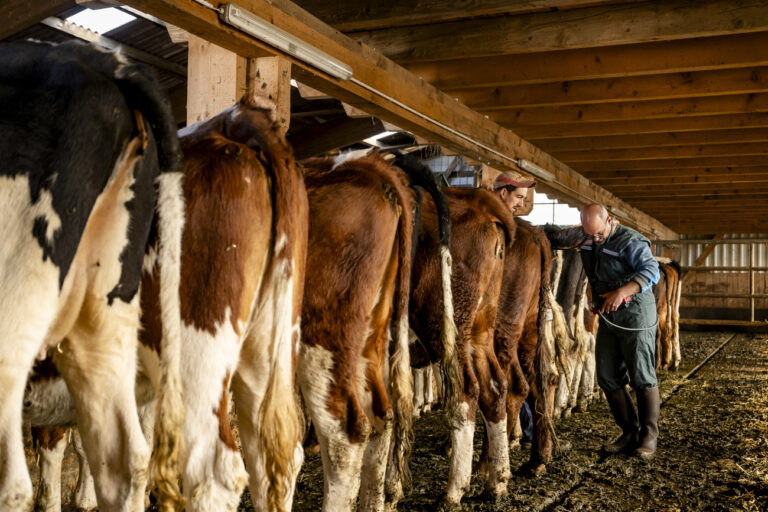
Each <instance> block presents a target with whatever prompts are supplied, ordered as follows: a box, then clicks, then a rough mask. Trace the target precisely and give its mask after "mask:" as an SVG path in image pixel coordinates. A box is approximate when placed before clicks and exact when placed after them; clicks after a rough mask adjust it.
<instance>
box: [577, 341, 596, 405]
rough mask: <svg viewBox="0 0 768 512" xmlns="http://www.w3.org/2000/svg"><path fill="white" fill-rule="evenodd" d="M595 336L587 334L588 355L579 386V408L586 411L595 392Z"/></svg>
mask: <svg viewBox="0 0 768 512" xmlns="http://www.w3.org/2000/svg"><path fill="white" fill-rule="evenodd" d="M594 388H595V337H594V336H593V335H592V334H591V333H590V334H588V335H587V355H586V357H585V360H584V369H583V374H582V377H581V385H580V386H579V409H580V410H581V411H586V410H587V408H588V407H589V404H590V403H591V402H592V397H593V396H594V394H595V389H594Z"/></svg>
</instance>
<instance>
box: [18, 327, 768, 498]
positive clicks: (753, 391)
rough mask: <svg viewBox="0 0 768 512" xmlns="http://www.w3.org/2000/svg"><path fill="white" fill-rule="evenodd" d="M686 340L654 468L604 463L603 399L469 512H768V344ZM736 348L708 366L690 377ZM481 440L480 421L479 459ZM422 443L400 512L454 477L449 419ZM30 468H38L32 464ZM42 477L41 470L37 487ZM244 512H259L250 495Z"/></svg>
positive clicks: (307, 481) (317, 494) (312, 470)
mask: <svg viewBox="0 0 768 512" xmlns="http://www.w3.org/2000/svg"><path fill="white" fill-rule="evenodd" d="M681 336H682V347H683V365H682V368H681V369H680V370H678V371H676V372H663V371H662V372H659V380H660V387H661V393H662V397H663V398H664V403H663V406H662V409H661V421H660V430H661V436H660V442H659V451H658V452H657V454H656V457H655V458H654V459H653V460H652V461H651V462H644V461H642V460H639V459H636V458H630V457H627V456H624V455H618V456H612V457H604V456H600V455H599V454H598V452H597V450H598V448H599V446H600V444H601V443H602V442H604V441H605V440H607V439H608V438H610V437H613V436H615V435H616V434H618V429H617V428H616V427H615V426H613V425H612V420H611V419H610V413H609V412H608V408H607V404H606V403H605V401H604V400H599V401H596V402H593V405H592V406H591V407H590V409H589V411H587V412H585V413H574V414H573V415H571V417H570V418H567V419H563V420H561V421H560V422H559V423H558V425H557V430H558V433H559V436H560V438H561V439H564V440H567V441H569V442H570V443H571V444H572V446H573V448H572V450H571V451H570V452H569V453H567V454H565V455H562V456H560V457H558V458H556V459H555V460H554V461H553V462H552V463H551V464H550V465H549V466H548V468H547V471H546V473H545V474H544V475H542V476H540V477H538V478H533V477H529V476H526V475H524V474H522V472H520V471H519V469H520V467H521V466H522V465H523V463H524V462H525V461H526V460H527V458H528V455H527V453H523V452H521V451H519V450H518V451H514V452H511V454H510V460H511V465H512V471H513V477H512V479H511V480H510V484H509V496H508V497H506V498H504V499H503V500H501V501H499V502H497V503H493V502H489V501H488V500H487V499H485V497H484V496H482V494H481V492H482V489H483V486H482V482H481V481H479V479H478V478H473V480H472V486H471V489H470V490H469V492H468V493H467V496H466V497H465V499H464V502H463V504H462V506H461V507H460V509H459V510H467V511H492V510H520V511H536V512H538V511H582V510H583V511H587V510H606V511H607V510H610V511H624V510H626V511H630V510H632V511H654V512H655V511H695V510H714V511H720V510H722V511H732V510H733V511H736V510H746V511H768V336H766V335H750V334H736V335H734V334H733V333H701V332H698V333H692V332H685V333H682V335H681ZM728 340H730V341H728ZM726 341H728V342H727V343H726V344H725V345H724V346H723V347H722V349H721V350H720V351H719V352H718V353H717V354H716V355H715V356H714V357H712V359H711V360H710V361H709V362H708V363H706V364H705V365H704V366H702V367H701V368H700V369H699V370H698V371H697V372H696V373H695V374H693V375H692V376H691V377H690V378H689V379H685V378H684V377H685V376H686V375H687V374H688V373H689V372H690V371H691V370H692V369H694V367H696V366H697V365H699V363H701V362H702V361H703V360H704V359H705V358H706V357H707V356H708V355H710V354H711V353H712V352H713V351H715V350H716V349H717V348H718V347H720V346H721V345H723V343H724V342H726ZM481 435H482V422H479V423H478V428H477V431H476V434H475V447H476V452H475V457H476V458H477V455H478V454H479V449H480V439H481ZM415 436H416V439H415V443H414V451H413V456H412V459H411V471H412V473H413V491H412V492H411V494H410V495H409V496H408V497H407V498H406V499H404V500H403V501H401V502H400V504H399V505H398V510H436V509H437V506H436V504H437V503H438V501H439V498H440V496H441V494H442V493H443V491H444V488H445V482H446V479H447V475H448V459H447V457H446V456H445V455H444V454H443V447H444V445H445V443H446V440H447V439H448V429H447V426H446V424H445V421H444V417H443V415H442V414H441V413H440V412H431V413H429V414H427V415H425V416H423V417H421V418H419V419H418V420H417V421H416V422H415ZM30 455H31V453H30ZM67 459H68V461H67V462H68V464H67V465H66V466H67V467H66V473H65V489H66V488H71V487H72V486H73V485H74V481H75V479H76V475H74V474H73V473H74V472H75V471H76V470H75V468H74V467H73V466H74V464H73V463H74V460H73V457H72V456H71V454H70V456H69V457H67ZM30 462H31V463H32V464H33V463H34V459H33V458H32V457H30ZM35 473H36V471H35V470H34V469H33V478H35V477H36V475H35ZM322 475H323V473H322V465H321V462H320V457H319V455H309V456H307V458H306V461H305V464H304V467H303V469H302V472H301V474H300V475H299V480H298V484H297V491H296V499H295V501H294V508H293V509H294V510H295V511H298V512H305V511H316V510H319V509H320V507H321V504H322V493H323V476H322ZM65 493H66V495H65V498H64V501H65V503H67V502H68V501H69V493H68V492H66V491H65ZM65 510H67V508H66V507H65ZM240 510H241V511H251V510H253V508H252V507H251V506H250V500H249V499H248V496H247V495H246V496H244V499H243V502H242V504H241V507H240Z"/></svg>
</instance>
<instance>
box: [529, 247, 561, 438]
mask: <svg viewBox="0 0 768 512" xmlns="http://www.w3.org/2000/svg"><path fill="white" fill-rule="evenodd" d="M539 248H540V253H541V284H540V285H539V315H538V318H537V319H536V332H537V333H538V340H537V343H536V355H535V356H534V365H535V367H536V382H535V386H536V391H537V394H538V395H539V401H538V403H537V404H536V405H537V407H538V408H539V411H538V412H539V415H540V416H539V421H542V422H544V427H545V430H546V431H548V432H549V434H550V436H551V438H552V444H553V448H554V450H556V451H557V450H558V449H559V444H558V440H557V433H556V432H555V425H554V422H553V421H552V414H551V412H552V410H553V405H554V404H553V403H552V402H551V394H550V392H549V390H550V389H551V388H552V386H554V385H555V383H556V379H557V369H556V368H555V364H554V354H553V350H554V333H553V330H552V328H553V314H552V313H553V312H552V305H551V304H550V297H553V295H552V290H551V287H550V279H551V277H550V276H551V271H552V250H551V248H550V245H549V242H548V241H547V239H546V238H544V237H542V238H541V239H540V244H539Z"/></svg>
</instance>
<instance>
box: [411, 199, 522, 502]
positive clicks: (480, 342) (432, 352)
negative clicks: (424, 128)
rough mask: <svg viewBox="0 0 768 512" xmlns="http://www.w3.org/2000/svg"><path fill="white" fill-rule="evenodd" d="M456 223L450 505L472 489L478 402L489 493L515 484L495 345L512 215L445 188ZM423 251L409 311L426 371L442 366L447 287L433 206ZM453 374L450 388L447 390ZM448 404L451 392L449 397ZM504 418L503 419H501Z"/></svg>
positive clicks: (427, 212) (425, 209)
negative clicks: (510, 481) (484, 434)
mask: <svg viewBox="0 0 768 512" xmlns="http://www.w3.org/2000/svg"><path fill="white" fill-rule="evenodd" d="M444 193H445V196H446V198H447V200H448V206H449V209H450V216H451V245H450V252H451V257H452V259H453V275H452V278H451V287H452V292H453V299H454V320H455V325H456V332H457V339H456V348H457V352H458V362H459V370H460V371H459V386H458V388H459V392H458V400H457V403H456V405H455V407H451V406H449V408H448V410H449V415H450V421H451V427H452V429H451V443H452V452H451V469H450V474H449V476H448V488H447V491H446V495H445V500H446V501H447V502H448V503H458V502H460V501H461V498H462V496H463V495H464V493H465V492H466V489H467V488H468V487H469V483H470V479H471V473H472V453H473V445H472V438H473V435H474V430H475V414H476V410H477V406H478V403H479V405H480V409H481V411H482V413H483V416H484V418H485V420H486V429H487V430H488V433H489V443H490V452H491V453H492V454H494V456H493V457H492V462H491V464H489V468H488V475H489V477H488V481H487V485H486V487H487V489H488V491H489V492H491V493H494V494H502V493H503V492H505V491H506V482H507V480H508V479H509V477H510V470H509V452H508V449H507V444H508V441H507V434H506V430H507V429H506V418H504V415H503V413H502V411H504V410H505V406H504V403H505V397H506V394H507V377H506V374H505V372H504V370H503V369H502V367H501V366H500V365H499V362H498V360H497V357H496V352H495V349H494V343H493V332H494V328H495V323H496V310H497V305H498V299H499V292H500V290H501V282H502V274H503V268H504V259H505V256H506V253H507V249H508V247H509V246H510V245H511V243H512V241H513V240H514V236H515V229H516V225H515V220H514V218H513V217H512V212H511V211H510V210H509V209H508V208H507V207H506V206H505V205H504V203H503V202H502V201H501V200H500V199H499V198H498V197H497V196H496V195H495V194H493V193H492V192H489V191H487V190H482V189H455V188H446V189H444ZM421 212H422V214H421V227H420V230H419V250H418V251H417V252H416V256H415V259H414V265H413V279H412V288H413V289H412V293H411V306H410V311H411V314H410V319H411V327H412V328H413V330H414V332H415V333H416V334H417V336H418V339H419V340H420V343H417V344H414V345H412V347H411V358H412V360H411V363H412V364H413V365H414V366H415V367H417V368H418V367H424V366H426V365H428V364H432V363H435V362H437V361H440V360H441V358H442V357H443V351H444V344H443V343H442V341H441V338H440V336H441V331H440V326H441V322H442V320H441V314H442V310H441V301H440V300H439V299H438V298H437V297H440V292H439V291H440V289H441V287H442V286H443V284H442V281H441V274H440V265H439V259H438V258H437V256H436V253H437V251H436V250H434V248H436V247H438V245H439V237H438V233H439V226H438V216H437V211H436V208H435V205H434V203H433V202H432V201H429V200H427V199H424V200H423V201H422V208H421ZM447 373H448V378H447V379H446V382H447V383H449V384H450V381H451V380H452V379H451V375H450V372H447ZM449 398H450V393H449ZM499 418H503V419H499Z"/></svg>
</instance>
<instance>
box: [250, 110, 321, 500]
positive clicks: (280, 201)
mask: <svg viewBox="0 0 768 512" xmlns="http://www.w3.org/2000/svg"><path fill="white" fill-rule="evenodd" d="M265 136H266V137H267V147H266V148H264V150H265V151H266V152H268V153H269V162H268V163H265V169H266V172H267V173H268V174H269V175H270V184H271V197H272V212H273V213H272V215H273V220H272V230H273V236H272V242H271V243H272V247H271V249H270V253H269V256H268V260H267V266H266V270H265V274H264V278H263V280H262V285H261V290H260V292H259V297H258V303H257V306H256V307H257V312H256V315H255V318H254V325H259V326H262V327H261V328H264V331H265V332H266V333H267V334H268V339H269V342H270V348H269V357H270V370H269V377H268V381H267V386H266V390H265V394H264V399H263V400H262V402H261V406H260V408H259V411H258V417H257V418H258V420H257V425H256V426H255V428H256V437H257V442H258V448H259V452H260V453H262V454H264V455H263V456H264V462H265V467H264V470H265V474H266V480H267V484H268V485H267V491H266V493H267V496H266V497H267V506H268V509H269V510H271V511H272V510H275V511H281V512H282V511H284V510H286V509H289V508H290V506H291V505H290V500H291V497H292V496H293V488H294V486H295V483H296V482H295V477H296V476H297V474H298V471H299V467H300V466H301V464H302V462H303V457H304V455H303V449H302V447H301V439H302V437H303V435H304V415H303V413H302V411H301V407H300V403H299V398H298V395H297V391H296V386H295V382H294V375H295V372H296V368H295V362H296V357H297V352H296V351H297V349H298V345H299V341H300V335H301V331H300V329H301V306H302V301H303V296H304V275H305V268H306V254H307V251H306V249H307V232H308V215H309V214H308V211H309V206H308V202H307V193H306V189H305V188H304V179H303V177H302V176H301V174H300V172H299V170H298V169H297V167H296V164H295V162H294V159H293V155H292V153H291V150H290V147H289V146H288V144H287V142H286V141H285V138H284V136H282V135H280V134H279V133H278V130H277V125H276V124H273V126H272V128H271V130H270V132H269V133H267V134H265Z"/></svg>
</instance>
